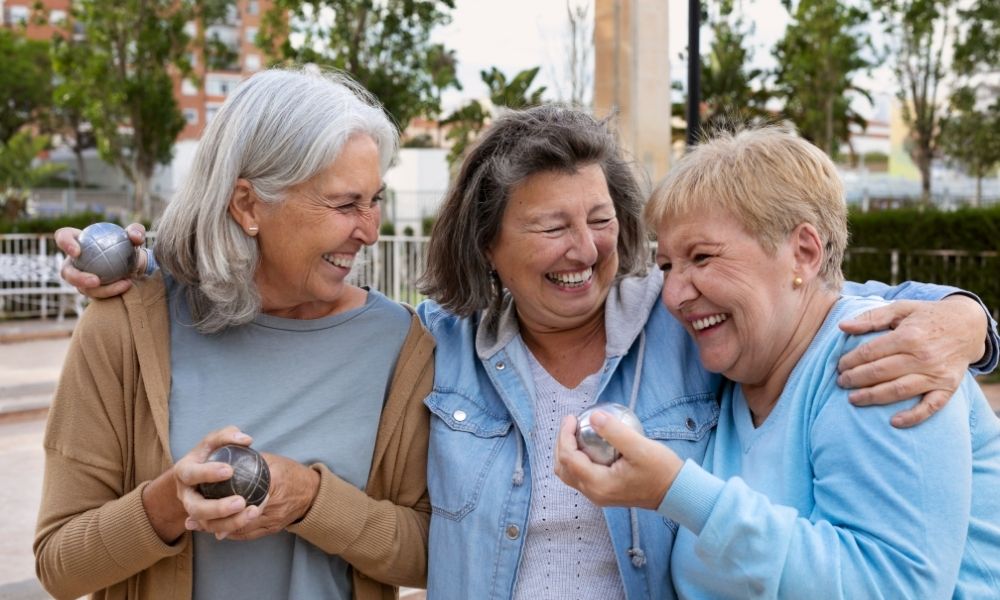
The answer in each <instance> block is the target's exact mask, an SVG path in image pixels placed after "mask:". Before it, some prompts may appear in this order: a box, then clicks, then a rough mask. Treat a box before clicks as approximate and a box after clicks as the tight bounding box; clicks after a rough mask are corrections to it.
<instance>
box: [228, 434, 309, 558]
mask: <svg viewBox="0 0 1000 600" xmlns="http://www.w3.org/2000/svg"><path fill="white" fill-rule="evenodd" d="M262 455H263V456H264V460H266V461H267V466H268V468H269V469H270V470H271V491H270V492H269V493H268V496H267V499H266V500H265V501H264V504H263V505H262V506H261V509H262V510H263V512H262V513H261V515H260V516H259V517H258V518H256V519H254V520H252V521H250V522H249V523H248V524H247V525H246V526H245V527H243V528H242V529H240V530H238V531H236V532H234V533H232V534H230V536H229V539H233V540H255V539H257V538H259V537H263V536H265V535H270V534H272V533H277V532H279V531H281V530H283V529H284V528H286V527H288V526H289V525H291V524H292V523H294V522H296V521H298V520H300V519H302V518H303V517H304V516H305V515H306V513H307V512H309V509H310V508H311V507H312V503H313V500H315V498H316V494H317V493H318V492H319V482H320V476H319V473H317V472H316V471H313V470H312V469H310V468H309V467H307V466H305V465H303V464H301V463H298V462H296V461H294V460H292V459H290V458H286V457H284V456H278V455H276V454H270V453H268V452H263V453H262Z"/></svg>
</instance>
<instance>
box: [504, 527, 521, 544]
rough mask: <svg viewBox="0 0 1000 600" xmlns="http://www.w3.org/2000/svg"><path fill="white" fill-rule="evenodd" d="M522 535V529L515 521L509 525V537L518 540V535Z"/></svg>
mask: <svg viewBox="0 0 1000 600" xmlns="http://www.w3.org/2000/svg"><path fill="white" fill-rule="evenodd" d="M519 535H521V530H520V529H519V528H518V527H517V525H514V524H513V523H512V524H510V525H508V526H507V537H508V538H509V539H512V540H516V539H517V536H519Z"/></svg>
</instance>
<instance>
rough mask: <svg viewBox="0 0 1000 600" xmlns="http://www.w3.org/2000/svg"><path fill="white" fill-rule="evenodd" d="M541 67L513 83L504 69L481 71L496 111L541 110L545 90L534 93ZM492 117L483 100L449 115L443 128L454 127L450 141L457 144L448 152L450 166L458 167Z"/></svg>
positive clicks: (541, 89)
mask: <svg viewBox="0 0 1000 600" xmlns="http://www.w3.org/2000/svg"><path fill="white" fill-rule="evenodd" d="M538 70H539V67H534V68H531V69H525V70H523V71H521V72H519V73H517V74H516V75H514V77H513V78H511V79H510V80H508V79H507V76H506V75H504V74H503V72H502V71H500V69H498V68H496V67H490V68H489V70H485V71H480V72H479V78H480V79H482V81H483V83H485V84H486V87H487V88H489V92H490V102H491V103H492V105H493V108H494V109H496V108H512V109H520V108H528V107H530V106H538V105H539V104H541V103H542V102H543V101H544V100H543V99H542V95H543V94H545V86H541V87H538V88H535V89H534V90H532V89H531V86H532V85H534V83H535V77H537V76H538ZM491 116H492V113H491V112H490V111H489V110H488V109H487V108H484V107H483V105H482V103H481V102H480V101H479V100H470V101H469V102H468V103H467V104H466V105H465V106H462V107H460V108H458V109H457V110H455V111H454V112H453V113H451V114H450V115H448V117H447V118H445V120H444V121H442V122H441V124H442V125H450V126H451V129H449V130H448V139H449V140H451V141H452V142H453V145H452V147H451V151H450V152H448V163H449V164H450V165H451V166H452V167H454V166H455V165H456V164H458V162H459V161H460V160H461V159H462V157H463V156H464V155H465V151H466V149H467V148H468V147H469V146H470V145H471V144H472V142H473V141H475V139H476V138H477V137H478V136H479V132H480V131H482V130H483V128H484V127H485V126H486V125H487V122H488V121H489V119H490V117H491Z"/></svg>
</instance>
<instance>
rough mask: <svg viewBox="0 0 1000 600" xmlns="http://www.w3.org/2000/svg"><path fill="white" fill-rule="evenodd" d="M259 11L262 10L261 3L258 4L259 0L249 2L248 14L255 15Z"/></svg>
mask: <svg viewBox="0 0 1000 600" xmlns="http://www.w3.org/2000/svg"><path fill="white" fill-rule="evenodd" d="M259 12H260V5H259V4H258V2H257V0H250V1H249V2H247V14H248V15H255V14H257V13H259Z"/></svg>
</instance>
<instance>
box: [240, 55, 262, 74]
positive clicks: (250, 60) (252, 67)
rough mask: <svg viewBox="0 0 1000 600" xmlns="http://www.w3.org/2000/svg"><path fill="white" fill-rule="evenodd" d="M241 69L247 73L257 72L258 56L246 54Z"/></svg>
mask: <svg viewBox="0 0 1000 600" xmlns="http://www.w3.org/2000/svg"><path fill="white" fill-rule="evenodd" d="M243 68H244V69H246V70H247V71H259V70H260V56H259V55H257V54H247V56H246V58H245V59H244V60H243Z"/></svg>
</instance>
